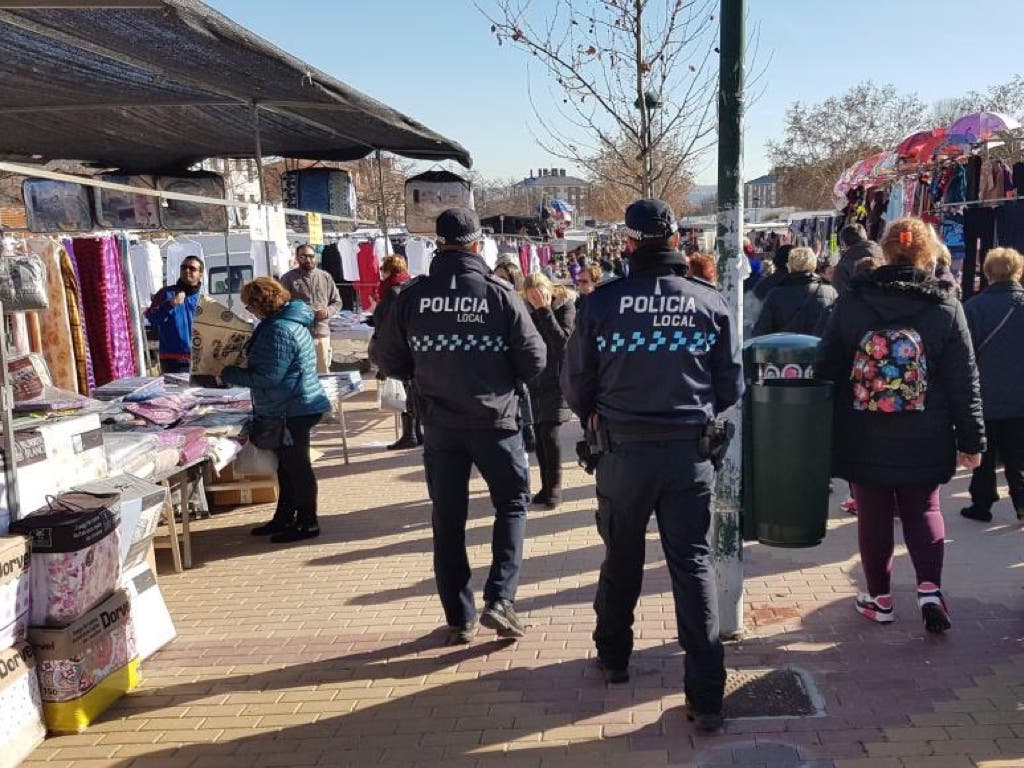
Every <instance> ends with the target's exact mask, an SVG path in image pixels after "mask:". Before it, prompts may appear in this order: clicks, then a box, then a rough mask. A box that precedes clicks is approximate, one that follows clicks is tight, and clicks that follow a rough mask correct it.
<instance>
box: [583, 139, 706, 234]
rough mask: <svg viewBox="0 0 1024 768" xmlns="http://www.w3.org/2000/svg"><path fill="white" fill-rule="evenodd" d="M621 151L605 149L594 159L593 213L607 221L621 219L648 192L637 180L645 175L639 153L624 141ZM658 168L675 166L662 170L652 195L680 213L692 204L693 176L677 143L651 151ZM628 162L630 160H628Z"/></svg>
mask: <svg viewBox="0 0 1024 768" xmlns="http://www.w3.org/2000/svg"><path fill="white" fill-rule="evenodd" d="M618 150H619V151H611V150H607V149H606V150H604V151H602V152H599V153H598V154H597V155H595V156H594V158H593V159H592V165H593V168H594V169H595V171H594V172H593V175H594V177H595V180H594V182H593V187H592V188H591V192H590V197H591V199H590V213H591V214H592V215H593V216H595V217H596V218H598V219H601V220H603V221H619V220H621V219H622V216H623V213H624V212H625V210H626V207H627V206H628V205H629V204H630V203H631V202H633V201H634V200H635V199H636V198H637V197H638V196H640V195H644V191H643V190H642V189H640V188H638V187H637V185H636V184H635V181H636V180H637V179H638V178H639V177H640V176H641V175H642V168H641V167H640V160H639V152H638V151H637V150H636V148H635V147H631V146H629V143H628V142H624V146H620V147H619V148H618ZM651 159H652V165H653V166H654V167H659V168H664V169H673V172H671V173H670V172H668V170H666V172H665V173H662V174H661V175H660V176H659V178H658V179H657V180H656V181H655V184H654V187H653V188H652V189H651V192H650V194H649V195H648V196H651V197H656V198H659V199H661V200H665V201H666V202H668V204H669V205H671V206H672V210H674V211H675V212H676V213H682V212H683V211H684V210H685V209H686V208H687V207H688V200H687V198H688V196H689V193H690V190H691V189H692V188H693V176H692V174H691V173H690V170H689V165H688V164H687V163H686V161H685V158H681V157H680V156H679V146H678V144H676V143H675V142H666V143H662V144H660V145H659V146H658V147H656V148H655V149H654V151H653V152H652V153H651ZM626 161H628V162H626Z"/></svg>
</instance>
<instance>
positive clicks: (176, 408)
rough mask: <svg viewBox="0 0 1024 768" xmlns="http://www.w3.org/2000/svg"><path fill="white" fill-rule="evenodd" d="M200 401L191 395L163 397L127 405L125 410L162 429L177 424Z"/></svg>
mask: <svg viewBox="0 0 1024 768" xmlns="http://www.w3.org/2000/svg"><path fill="white" fill-rule="evenodd" d="M197 404H198V401H197V400H196V399H195V398H194V397H192V396H191V395H185V394H174V395H163V396H161V397H154V398H151V399H149V400H145V401H143V402H141V403H125V405H124V409H125V410H126V411H128V412H129V413H133V414H135V415H136V416H139V417H140V418H142V419H145V420H146V421H148V422H150V423H151V424H156V425H157V426H160V427H170V426H173V425H174V424H177V423H178V422H179V421H181V420H182V418H183V417H184V416H185V415H186V414H188V412H189V411H190V410H192V409H193V408H194V407H195V406H196V405H197Z"/></svg>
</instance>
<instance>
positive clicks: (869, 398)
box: [850, 327, 928, 413]
mask: <svg viewBox="0 0 1024 768" xmlns="http://www.w3.org/2000/svg"><path fill="white" fill-rule="evenodd" d="M850 381H851V382H852V384H853V410H855V411H870V412H873V413H908V412H914V411H923V410H924V399H925V395H926V393H927V391H928V358H927V356H926V355H925V349H924V342H923V341H922V340H921V334H919V333H918V332H917V331H916V330H914V329H913V328H907V327H900V328H886V329H871V330H868V331H867V332H866V333H865V334H864V336H863V337H862V338H861V340H860V344H858V345H857V350H856V352H855V353H854V356H853V367H852V369H851V371H850Z"/></svg>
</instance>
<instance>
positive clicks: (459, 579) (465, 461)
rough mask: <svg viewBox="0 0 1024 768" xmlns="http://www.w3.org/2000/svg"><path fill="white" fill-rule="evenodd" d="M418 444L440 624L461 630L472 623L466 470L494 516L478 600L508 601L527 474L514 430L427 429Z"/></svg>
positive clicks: (518, 561)
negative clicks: (476, 474) (481, 486)
mask: <svg viewBox="0 0 1024 768" xmlns="http://www.w3.org/2000/svg"><path fill="white" fill-rule="evenodd" d="M423 438H424V440H423V466H424V468H425V469H426V474H427V488H428V490H429V492H430V500H431V501H432V502H433V516H432V523H433V530H434V579H435V581H436V583H437V592H438V596H439V597H440V598H441V605H442V607H443V608H444V615H445V619H446V621H447V622H448V624H449V625H450V626H464V625H466V624H470V623H472V622H474V621H476V605H475V603H474V602H473V590H472V589H471V588H470V586H469V581H470V577H471V576H472V572H471V570H470V566H469V557H468V556H467V554H466V518H467V516H468V513H469V475H470V471H471V470H472V468H473V466H474V465H475V466H476V468H477V469H478V470H479V471H480V476H481V477H483V479H484V482H485V483H487V488H488V490H489V491H490V494H491V503H492V504H493V505H494V513H495V519H494V528H493V531H492V534H491V570H490V573H489V575H488V576H487V583H486V584H485V586H484V600H485V601H486V602H492V601H494V600H508V601H510V602H511V601H513V600H515V596H516V589H517V588H518V586H519V569H520V567H521V566H522V563H523V537H524V535H525V534H526V508H527V506H528V505H529V503H530V468H529V465H528V464H527V461H526V454H525V452H524V450H523V437H522V433H521V432H519V431H511V430H498V429H446V428H443V427H435V426H430V427H428V428H427V429H426V430H424V435H423Z"/></svg>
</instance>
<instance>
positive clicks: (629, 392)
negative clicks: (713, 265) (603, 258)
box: [562, 200, 743, 732]
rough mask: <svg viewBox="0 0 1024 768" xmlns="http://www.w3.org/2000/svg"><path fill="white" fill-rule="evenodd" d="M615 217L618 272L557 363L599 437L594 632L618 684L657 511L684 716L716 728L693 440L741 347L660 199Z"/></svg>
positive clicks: (701, 456) (715, 637) (702, 473)
mask: <svg viewBox="0 0 1024 768" xmlns="http://www.w3.org/2000/svg"><path fill="white" fill-rule="evenodd" d="M625 225H626V233H627V237H628V244H627V250H628V251H629V265H630V269H629V273H628V276H627V277H624V278H620V279H617V280H611V281H608V282H605V283H602V284H601V285H600V286H598V288H597V290H596V291H594V293H592V294H591V295H590V296H589V297H587V300H586V301H585V302H583V304H582V307H581V308H580V311H579V314H578V315H577V319H576V329H575V332H574V333H573V335H572V337H571V338H570V339H569V342H568V348H567V350H566V361H565V364H564V366H563V369H562V391H563V393H564V394H565V397H566V400H567V401H568V403H569V405H570V407H571V408H572V409H573V411H574V412H575V413H576V414H577V415H578V416H579V417H580V419H581V420H582V421H583V423H584V424H588V425H590V426H591V427H592V428H594V429H595V430H596V432H597V433H599V434H601V435H603V436H604V440H603V441H602V442H605V443H607V445H606V447H605V450H604V453H603V454H602V455H601V457H600V458H599V460H598V463H597V500H598V511H597V525H598V530H599V532H600V534H601V538H602V539H603V540H604V544H605V559H604V562H603V563H602V564H601V574H600V577H599V580H598V586H597V597H596V598H595V600H594V610H595V611H596V613H597V626H596V629H595V630H594V635H593V637H594V642H595V644H596V646H597V655H598V663H599V665H600V666H601V667H602V668H603V669H604V671H605V677H606V680H607V681H608V682H610V683H621V682H625V681H627V680H628V679H629V672H628V664H629V657H630V654H631V652H632V650H633V610H634V608H635V607H636V603H637V600H638V599H639V597H640V588H641V583H642V579H643V568H644V554H645V553H644V550H645V537H646V531H647V524H648V521H649V520H650V517H651V512H652V511H653V512H654V514H656V515H657V520H658V531H659V533H660V534H661V543H662V547H663V548H664V550H665V559H666V561H667V563H668V568H669V574H670V576H671V579H672V592H673V595H674V597H675V606H676V624H677V626H678V631H679V643H680V645H682V647H683V649H684V650H685V651H686V661H685V693H686V699H687V708H688V712H689V716H690V718H691V719H694V720H696V725H697V727H698V728H699V729H701V730H704V731H711V732H713V731H716V730H718V729H719V728H720V727H721V725H722V714H721V712H722V697H723V693H724V688H725V665H724V653H723V649H722V643H721V640H720V639H719V632H718V606H717V591H716V584H715V575H714V572H713V570H712V565H711V557H710V548H709V543H708V531H709V528H710V524H711V511H710V502H711V486H712V482H713V479H714V468H713V466H712V464H711V462H710V461H709V460H708V458H707V455H706V450H705V449H704V448H703V447H702V441H701V438H702V436H703V435H704V432H705V428H706V427H707V426H708V425H709V424H710V423H711V422H712V421H713V420H714V418H715V416H716V415H717V414H718V413H720V412H721V411H723V410H725V409H726V408H728V407H729V406H731V405H732V404H733V403H735V402H736V401H737V400H738V399H739V398H740V396H741V394H742V392H743V375H742V368H741V364H740V354H739V349H738V347H737V345H736V343H735V336H734V334H735V331H734V322H733V319H732V317H730V315H729V311H728V309H727V307H726V304H725V301H724V300H723V298H722V296H721V295H720V294H719V292H718V291H717V290H715V288H714V287H713V286H711V285H709V284H708V283H705V282H704V281H701V280H696V279H691V278H688V277H686V266H685V261H684V257H683V255H682V254H681V253H680V252H679V250H678V246H679V234H678V231H677V225H676V221H675V217H674V216H673V214H672V210H671V209H670V208H669V206H668V205H667V204H666V203H664V202H663V201H661V200H638V201H637V202H635V203H633V204H632V205H630V206H629V208H628V209H626V221H625Z"/></svg>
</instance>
